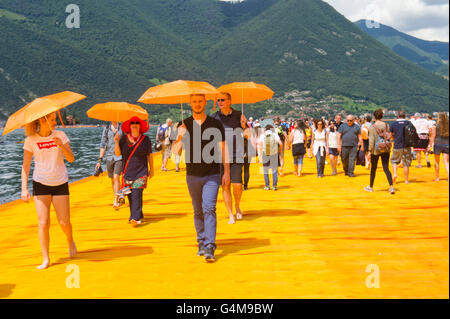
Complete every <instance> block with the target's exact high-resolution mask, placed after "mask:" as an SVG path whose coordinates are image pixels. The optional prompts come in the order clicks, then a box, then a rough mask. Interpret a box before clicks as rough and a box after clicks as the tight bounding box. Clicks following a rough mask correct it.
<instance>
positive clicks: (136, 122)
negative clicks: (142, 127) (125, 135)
mask: <svg viewBox="0 0 450 319" xmlns="http://www.w3.org/2000/svg"><path fill="white" fill-rule="evenodd" d="M130 124H141V123H140V122H131V123H130Z"/></svg>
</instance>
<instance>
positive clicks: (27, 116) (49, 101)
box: [3, 91, 86, 135]
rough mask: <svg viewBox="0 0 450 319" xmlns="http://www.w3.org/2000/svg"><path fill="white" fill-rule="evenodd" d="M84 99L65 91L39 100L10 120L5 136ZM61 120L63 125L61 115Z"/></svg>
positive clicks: (7, 123)
mask: <svg viewBox="0 0 450 319" xmlns="http://www.w3.org/2000/svg"><path fill="white" fill-rule="evenodd" d="M84 98H86V96H84V95H81V94H78V93H75V92H70V91H64V92H61V93H57V94H52V95H47V96H44V97H40V98H37V99H35V100H34V101H33V102H31V103H29V104H27V105H25V106H24V107H23V108H21V109H20V110H18V111H17V112H15V113H14V114H13V115H11V116H10V117H9V118H8V121H7V122H6V126H5V129H4V131H3V135H6V134H8V133H9V132H12V131H14V130H16V129H18V128H21V127H22V126H24V125H26V124H29V123H31V122H33V121H36V120H37V119H40V118H41V117H43V116H46V115H49V114H51V113H53V112H58V114H59V110H60V109H62V108H65V107H66V106H68V105H70V104H73V103H76V102H78V101H80V100H82V99H84ZM59 118H60V120H61V123H62V119H61V114H59Z"/></svg>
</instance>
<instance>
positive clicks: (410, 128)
mask: <svg viewBox="0 0 450 319" xmlns="http://www.w3.org/2000/svg"><path fill="white" fill-rule="evenodd" d="M390 131H391V134H392V138H393V140H394V149H393V150H392V155H391V163H392V167H393V169H394V176H393V182H394V184H395V182H396V181H397V168H398V165H399V164H400V163H401V162H403V173H404V175H405V184H409V167H410V166H411V161H412V152H411V147H412V146H414V145H416V144H415V143H416V141H417V139H418V137H417V132H416V128H415V127H414V125H413V124H412V123H411V122H410V121H408V120H407V119H406V113H405V111H403V110H400V111H399V112H398V118H397V120H396V121H395V122H394V123H392V124H391V128H390Z"/></svg>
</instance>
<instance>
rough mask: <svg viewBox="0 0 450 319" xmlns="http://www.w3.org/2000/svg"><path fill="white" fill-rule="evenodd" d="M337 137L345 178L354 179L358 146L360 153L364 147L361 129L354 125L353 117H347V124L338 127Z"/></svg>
mask: <svg viewBox="0 0 450 319" xmlns="http://www.w3.org/2000/svg"><path fill="white" fill-rule="evenodd" d="M337 136H338V150H339V153H341V158H342V166H343V167H344V172H345V176H348V177H355V162H356V155H357V153H358V145H360V146H361V150H362V151H364V145H363V141H362V137H361V128H360V127H359V126H358V125H356V124H355V119H354V117H353V115H349V116H347V122H346V123H343V124H342V125H341V126H340V127H339V130H338V134H337Z"/></svg>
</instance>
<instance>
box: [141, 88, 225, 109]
mask: <svg viewBox="0 0 450 319" xmlns="http://www.w3.org/2000/svg"><path fill="white" fill-rule="evenodd" d="M218 93H219V92H218V91H217V89H216V88H215V87H214V86H212V85H211V84H209V83H207V82H197V81H184V80H179V81H174V82H169V83H165V84H161V85H158V86H154V87H151V88H150V89H148V90H147V91H146V92H145V93H144V95H142V96H141V98H140V99H139V100H138V102H141V103H146V104H178V103H180V105H181V116H182V117H183V103H189V102H190V98H191V95H192V94H204V95H205V97H206V100H215V99H216V96H217V94H218Z"/></svg>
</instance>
